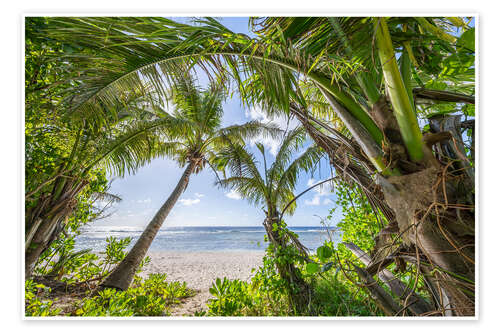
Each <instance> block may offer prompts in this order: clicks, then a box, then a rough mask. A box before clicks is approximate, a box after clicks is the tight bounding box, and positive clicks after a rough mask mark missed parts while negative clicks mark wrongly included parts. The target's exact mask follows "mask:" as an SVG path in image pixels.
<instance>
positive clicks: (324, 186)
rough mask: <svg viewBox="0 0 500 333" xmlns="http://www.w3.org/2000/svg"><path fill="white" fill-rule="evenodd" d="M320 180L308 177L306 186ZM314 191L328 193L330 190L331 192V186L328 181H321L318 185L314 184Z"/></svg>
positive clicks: (321, 193)
mask: <svg viewBox="0 0 500 333" xmlns="http://www.w3.org/2000/svg"><path fill="white" fill-rule="evenodd" d="M320 182H321V181H315V180H314V178H310V179H309V180H308V181H307V186H308V187H311V186H313V185H316V184H318V183H320ZM312 190H313V191H314V192H316V193H317V194H318V195H321V196H323V195H330V194H331V193H332V192H331V187H330V185H329V183H328V182H326V183H323V184H321V185H319V186H316V187H315V188H313V189H312Z"/></svg>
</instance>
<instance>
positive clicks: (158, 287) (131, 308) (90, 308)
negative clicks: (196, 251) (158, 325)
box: [72, 274, 194, 317]
mask: <svg viewBox="0 0 500 333" xmlns="http://www.w3.org/2000/svg"><path fill="white" fill-rule="evenodd" d="M193 295H194V291H192V290H191V289H189V288H187V286H186V283H185V282H184V283H180V282H177V281H176V282H168V281H166V274H150V275H149V277H148V278H147V279H145V280H142V279H141V278H139V277H137V276H136V278H135V280H134V284H133V286H132V288H129V289H127V290H126V291H117V290H115V289H109V288H107V289H104V290H102V291H100V292H99V293H98V294H97V296H94V297H92V298H85V299H84V300H83V302H82V303H81V304H80V305H78V307H77V309H76V310H75V311H74V312H73V314H72V315H75V316H90V317H101V316H111V317H124V316H127V317H129V316H168V315H169V312H168V307H169V306H170V305H172V304H177V303H179V302H180V300H181V299H183V298H187V297H191V296H193Z"/></svg>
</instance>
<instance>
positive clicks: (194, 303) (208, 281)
mask: <svg viewBox="0 0 500 333" xmlns="http://www.w3.org/2000/svg"><path fill="white" fill-rule="evenodd" d="M148 256H149V257H150V258H151V262H150V263H149V264H148V265H147V266H146V267H145V268H144V271H143V272H142V273H141V275H142V276H147V275H148V274H151V273H166V274H167V278H168V280H170V281H186V283H187V285H188V287H190V288H192V289H194V290H196V291H197V294H196V296H194V297H191V298H189V299H187V300H186V301H185V303H183V304H181V305H179V306H178V307H176V308H174V309H172V315H173V316H184V315H193V314H194V313H195V311H202V310H206V309H207V307H206V303H207V300H208V299H209V298H210V297H211V295H210V293H209V291H208V289H209V288H210V286H211V285H212V283H213V282H214V281H215V279H216V278H218V277H220V278H223V277H227V278H228V279H240V280H244V281H249V280H250V279H251V277H252V276H253V273H252V268H257V267H259V266H260V265H261V263H262V257H263V256H264V252H256V251H238V252H236V251H235V252H150V253H148Z"/></svg>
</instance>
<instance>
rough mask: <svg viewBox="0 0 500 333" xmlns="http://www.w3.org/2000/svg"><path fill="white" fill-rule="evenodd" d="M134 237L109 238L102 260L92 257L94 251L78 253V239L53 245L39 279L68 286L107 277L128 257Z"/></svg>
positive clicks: (44, 259) (42, 262)
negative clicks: (42, 277) (76, 247)
mask: <svg viewBox="0 0 500 333" xmlns="http://www.w3.org/2000/svg"><path fill="white" fill-rule="evenodd" d="M131 240H132V239H131V238H130V237H125V238H123V239H117V238H115V237H112V236H111V237H107V238H106V249H105V250H104V252H101V253H100V254H101V256H99V255H97V254H95V253H91V252H90V249H86V250H81V251H75V249H74V247H75V241H74V237H70V238H63V239H60V240H57V241H55V242H54V243H53V246H52V247H51V249H50V250H51V251H47V252H46V253H45V254H44V255H43V256H42V257H41V261H40V263H39V264H38V265H37V267H36V269H35V273H36V274H38V275H44V276H50V277H54V278H56V279H57V280H61V281H64V282H67V283H78V282H82V281H88V280H93V279H101V278H103V277H105V276H107V275H108V274H109V273H110V271H111V269H112V268H113V267H114V265H116V264H118V263H119V262H120V261H122V260H123V258H125V256H126V255H127V252H126V248H127V246H128V245H129V244H130V242H131ZM149 262H150V258H149V257H146V258H145V259H144V260H143V262H142V263H141V266H140V267H139V271H138V273H139V272H140V271H141V269H142V267H144V265H145V264H147V263H149Z"/></svg>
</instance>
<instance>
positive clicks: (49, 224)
mask: <svg viewBox="0 0 500 333" xmlns="http://www.w3.org/2000/svg"><path fill="white" fill-rule="evenodd" d="M55 184H58V182H57V181H56V182H55ZM86 185H87V182H86V181H82V182H80V183H78V184H74V183H73V182H66V183H65V185H64V186H60V187H61V188H62V190H61V192H60V193H56V190H55V186H54V190H53V191H52V193H51V194H50V195H47V196H42V197H41V198H39V199H38V202H37V205H36V206H35V207H34V208H32V209H31V210H30V211H29V212H27V213H26V232H25V253H24V267H25V272H24V274H25V278H26V279H28V278H29V277H30V276H31V274H32V273H33V269H34V268H35V265H36V263H37V262H38V259H39V258H40V256H41V255H42V253H43V252H44V251H45V250H47V249H48V248H49V247H50V245H51V244H52V242H53V241H54V240H56V239H57V237H58V236H59V234H60V233H61V231H62V230H63V229H64V226H65V221H66V219H67V218H68V217H69V216H70V215H71V214H72V213H73V211H74V209H75V206H76V204H77V201H76V199H75V197H76V195H78V193H80V191H81V190H82V189H83V188H84V187H85V186H86Z"/></svg>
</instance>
